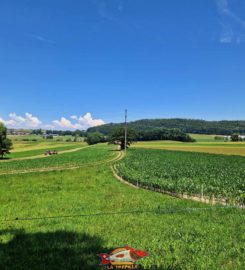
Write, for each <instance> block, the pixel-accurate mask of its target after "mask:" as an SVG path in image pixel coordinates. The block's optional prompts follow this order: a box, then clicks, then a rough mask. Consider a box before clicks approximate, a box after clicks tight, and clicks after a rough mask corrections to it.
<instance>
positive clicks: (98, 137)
mask: <svg viewBox="0 0 245 270" xmlns="http://www.w3.org/2000/svg"><path fill="white" fill-rule="evenodd" d="M105 141H106V138H105V136H104V135H103V134H102V133H99V132H92V133H88V135H87V138H86V142H87V143H88V145H93V144H97V143H101V142H105Z"/></svg>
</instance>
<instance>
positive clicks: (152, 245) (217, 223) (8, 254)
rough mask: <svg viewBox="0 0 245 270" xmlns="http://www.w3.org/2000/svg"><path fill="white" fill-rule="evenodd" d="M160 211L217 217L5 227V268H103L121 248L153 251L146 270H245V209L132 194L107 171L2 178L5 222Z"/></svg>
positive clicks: (0, 225) (132, 217)
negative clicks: (102, 257) (105, 255)
mask: <svg viewBox="0 0 245 270" xmlns="http://www.w3.org/2000/svg"><path fill="white" fill-rule="evenodd" d="M96 147H97V146H96ZM83 153H84V152H83ZM93 153H94V154H95V155H97V153H96V152H93ZM107 157H108V156H107ZM159 206H160V207H161V208H162V209H168V210H173V211H174V210H176V209H186V208H193V207H198V208H199V207H201V208H209V209H210V210H204V209H203V210H202V211H201V210H196V211H189V212H188V211H187V210H185V211H183V212H182V211H177V212H174V213H165V214H154V213H145V214H125V215H106V216H94V217H82V218H79V217H77V218H60V219H43V220H32V221H11V222H0V269H11V270H13V269H16V270H17V269H18V270H19V269H34V270H35V269H44V268H45V269H98V264H99V260H98V257H97V256H96V254H97V253H101V252H107V251H110V250H111V249H113V248H116V247H118V246H122V245H131V246H133V247H135V248H139V249H145V250H146V251H148V252H149V254H150V256H149V257H147V258H145V259H144V260H142V261H141V264H142V265H143V266H144V267H145V269H159V270H160V269H244V267H245V265H244V260H243V256H244V245H243V244H244V240H245V238H244V237H245V228H244V223H245V217H244V210H241V209H240V210H239V209H223V210H222V209H216V208H214V209H212V207H211V206H206V205H203V204H201V203H196V202H192V201H182V200H179V199H175V198H171V197H168V196H165V195H161V194H157V193H154V192H150V191H145V190H137V189H133V188H131V187H128V186H126V185H124V184H122V183H120V182H117V180H116V179H114V177H113V176H112V174H111V171H110V169H109V166H108V165H107V166H106V165H103V166H100V167H93V168H82V169H77V170H74V171H72V172H71V171H62V172H48V173H47V172H46V173H31V174H26V175H24V176H23V175H5V176H0V216H1V219H12V218H13V219H15V218H16V217H18V218H21V217H37V216H59V215H78V214H83V213H86V214H90V213H100V212H115V211H116V212H118V211H132V210H135V209H142V210H144V209H155V208H156V207H159Z"/></svg>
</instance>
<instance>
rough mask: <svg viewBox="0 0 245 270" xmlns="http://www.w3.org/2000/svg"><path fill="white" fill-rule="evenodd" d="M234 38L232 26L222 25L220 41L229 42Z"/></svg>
mask: <svg viewBox="0 0 245 270" xmlns="http://www.w3.org/2000/svg"><path fill="white" fill-rule="evenodd" d="M233 38H234V33H233V30H232V27H231V26H230V25H229V24H223V25H222V32H221V34H220V42H221V43H231V42H232V41H233Z"/></svg>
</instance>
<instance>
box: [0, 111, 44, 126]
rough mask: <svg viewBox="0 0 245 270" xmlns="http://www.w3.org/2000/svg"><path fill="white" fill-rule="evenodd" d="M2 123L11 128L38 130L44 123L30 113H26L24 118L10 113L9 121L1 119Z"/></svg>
mask: <svg viewBox="0 0 245 270" xmlns="http://www.w3.org/2000/svg"><path fill="white" fill-rule="evenodd" d="M0 121H1V122H3V123H4V124H5V125H6V126H7V127H10V128H38V127H40V126H41V125H42V122H41V121H40V120H39V119H38V117H36V116H33V115H32V114H30V113H25V115H24V116H21V115H17V114H16V113H10V114H9V119H7V120H5V119H3V118H0Z"/></svg>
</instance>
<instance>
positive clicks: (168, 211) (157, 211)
mask: <svg viewBox="0 0 245 270" xmlns="http://www.w3.org/2000/svg"><path fill="white" fill-rule="evenodd" d="M231 208H235V209H237V207H235V206H218V207H206V208H205V207H202V208H201V207H199V208H182V209H161V207H160V206H159V207H158V208H155V209H141V210H140V209H138V210H131V211H121V212H101V213H94V214H77V215H63V216H42V217H24V218H18V217H16V218H13V219H4V220H0V222H14V221H15V222H17V221H34V220H44V219H61V218H64V219H65V218H78V217H98V216H110V215H127V214H145V213H153V214H159V215H162V214H174V213H181V212H194V211H199V210H204V211H206V210H215V209H231Z"/></svg>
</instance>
